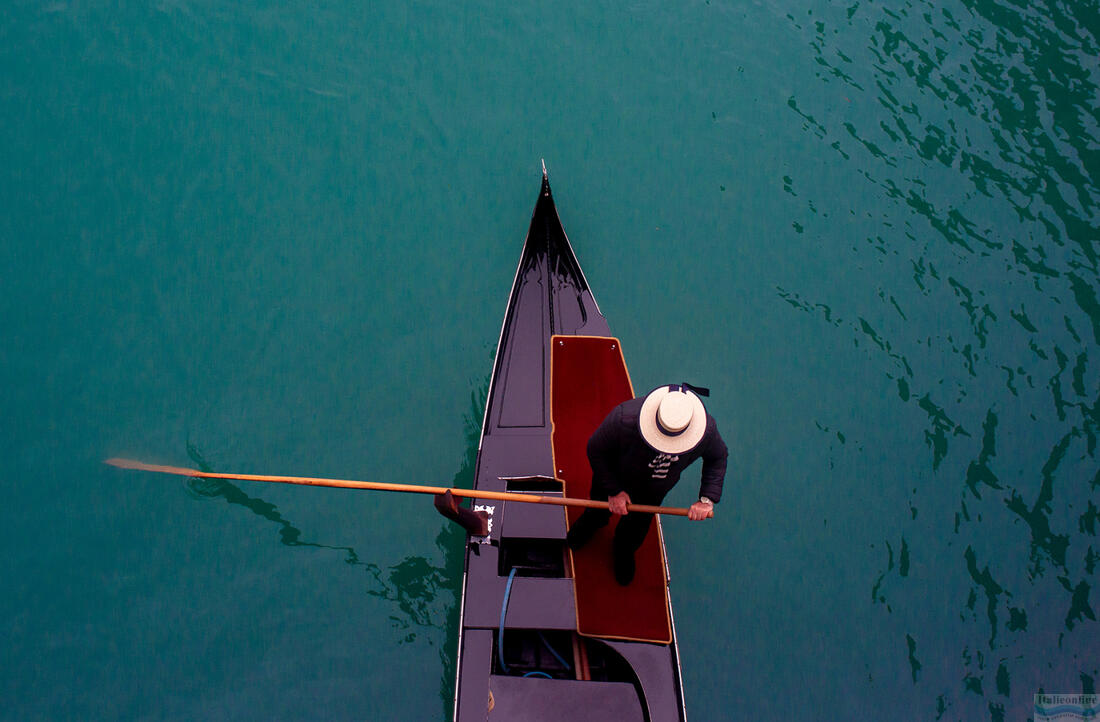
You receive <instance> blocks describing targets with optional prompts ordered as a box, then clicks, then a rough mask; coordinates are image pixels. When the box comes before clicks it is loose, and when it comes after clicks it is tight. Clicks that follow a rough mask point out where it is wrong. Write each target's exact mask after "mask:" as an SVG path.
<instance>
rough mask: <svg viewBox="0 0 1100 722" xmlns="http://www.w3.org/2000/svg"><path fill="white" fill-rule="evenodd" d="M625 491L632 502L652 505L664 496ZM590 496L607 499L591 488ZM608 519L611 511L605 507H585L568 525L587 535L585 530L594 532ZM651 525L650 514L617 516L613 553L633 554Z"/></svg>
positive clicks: (603, 493)
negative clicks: (575, 519) (571, 523)
mask: <svg viewBox="0 0 1100 722" xmlns="http://www.w3.org/2000/svg"><path fill="white" fill-rule="evenodd" d="M627 493H628V494H630V501H631V503H633V504H652V505H654V506H656V505H659V504H660V503H661V501H662V500H663V499H664V496H665V495H664V494H661V495H660V496H656V495H647V494H645V493H641V492H640V493H638V494H637V495H635V494H633V493H631V492H629V491H628V492H627ZM591 496H592V498H593V499H595V500H596V501H607V493H606V492H600V491H598V490H596V489H593V490H592V495H591ZM610 520H611V512H610V511H608V510H607V509H585V510H584V513H582V514H581V515H580V517H579V518H578V519H577V521H576V522H574V523H573V525H572V527H570V531H571V532H572V530H573V529H577V533H578V534H582V535H583V536H587V534H586V532H589V531H591V532H593V533H594V532H595V531H596V530H597V529H599V528H600V527H603V526H606V525H607V522H609V521H610ZM651 526H653V515H652V514H643V513H641V512H637V511H632V512H630V513H629V514H627V515H625V516H621V517H619V524H618V526H616V527H615V538H614V541H613V542H612V545H613V548H614V550H615V553H616V554H624V553H629V554H633V553H634V552H635V551H637V549H638V547H640V546H641V545H642V542H644V541H645V537H646V534H648V533H649V528H650V527H651Z"/></svg>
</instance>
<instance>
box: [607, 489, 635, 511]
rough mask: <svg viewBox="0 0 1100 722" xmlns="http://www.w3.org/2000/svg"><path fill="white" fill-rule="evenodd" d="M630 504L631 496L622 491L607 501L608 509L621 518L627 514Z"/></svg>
mask: <svg viewBox="0 0 1100 722" xmlns="http://www.w3.org/2000/svg"><path fill="white" fill-rule="evenodd" d="M629 503H630V495H629V494H627V493H626V492H625V491H620V492H619V493H618V494H616V495H615V496H613V497H611V498H610V499H608V500H607V508H608V509H610V510H611V513H612V514H619V515H620V516H621V515H623V514H625V513H626V505H627V504H629Z"/></svg>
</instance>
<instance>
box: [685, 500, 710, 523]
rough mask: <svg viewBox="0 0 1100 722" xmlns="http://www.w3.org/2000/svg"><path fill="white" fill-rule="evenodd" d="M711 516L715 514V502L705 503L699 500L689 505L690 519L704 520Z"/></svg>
mask: <svg viewBox="0 0 1100 722" xmlns="http://www.w3.org/2000/svg"><path fill="white" fill-rule="evenodd" d="M711 516H714V504H704V503H703V502H701V501H697V502H695V503H694V504H692V505H691V506H690V507H688V519H691V520H692V521H702V520H703V519H706V518H707V517H711Z"/></svg>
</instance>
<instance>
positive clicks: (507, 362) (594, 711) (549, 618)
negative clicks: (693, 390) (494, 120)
mask: <svg viewBox="0 0 1100 722" xmlns="http://www.w3.org/2000/svg"><path fill="white" fill-rule="evenodd" d="M633 395H634V390H633V388H632V386H631V384H630V379H629V375H628V374H627V370H626V365H625V363H624V361H623V355H622V348H621V345H620V344H619V341H618V340H617V339H616V338H614V337H612V336H611V332H610V328H609V326H608V323H607V321H606V319H605V318H604V316H603V314H602V313H601V312H600V309H599V306H598V305H597V304H596V299H595V298H594V296H593V294H592V291H591V289H590V288H589V285H588V282H587V281H586V280H585V277H584V274H583V272H582V271H581V267H580V264H579V263H578V262H577V258H576V255H575V254H574V252H573V249H572V248H571V246H570V244H569V240H568V238H567V237H566V235H565V231H564V229H563V228H562V224H561V221H560V219H559V217H558V212H557V209H556V207H555V205H554V199H553V196H552V195H551V192H550V182H549V179H548V177H547V174H546V167H545V164H544V165H543V174H542V184H541V187H540V189H539V194H538V200H537V201H536V203H535V209H534V212H533V214H532V218H531V225H530V227H529V229H528V232H527V237H526V240H525V242H524V246H523V251H522V253H521V256H520V261H519V266H518V268H517V270H516V275H515V280H514V282H513V284H512V290H511V294H510V295H509V297H508V306H507V310H506V312H505V315H504V322H503V325H502V328H501V333H500V340H499V343H498V345H497V352H496V358H495V361H494V363H493V371H492V376H491V379H490V382H489V390H488V395H487V401H486V406H485V415H484V420H483V422H482V430H481V440H480V443H479V445H478V454H477V465H476V476H475V481H474V484H475V487H476V488H477V489H479V490H490V491H509V492H518V493H530V494H539V495H543V496H548V495H549V496H553V495H559V496H560V495H563V494H564V495H566V496H570V497H578V496H587V493H588V484H589V483H590V476H591V472H590V471H589V469H588V463H587V458H586V456H585V443H586V441H587V438H588V436H589V435H590V434H591V432H592V431H593V430H594V429H595V427H596V426H597V425H598V424H599V423H600V421H602V420H603V418H604V416H605V415H606V414H607V413H608V412H609V411H610V410H611V409H612V408H613V407H614V406H615V405H616V404H618V403H620V402H621V401H625V400H626V399H628V398H631V397H632V396H633ZM470 512H477V513H479V515H480V516H481V517H482V518H487V519H488V522H489V523H488V525H487V533H484V534H482V533H479V532H485V531H486V527H485V526H484V525H483V526H482V527H481V528H480V529H471V532H472V533H470V534H468V535H467V544H466V549H465V566H464V573H463V583H462V599H461V616H460V623H459V635H458V651H457V665H456V666H457V678H456V683H455V697H454V719H455V720H456V722H472V721H474V720H477V721H478V722H484V721H485V720H490V721H493V720H507V721H509V722H517V721H530V722H541V721H543V720H546V721H549V720H569V721H570V722H586V721H588V720H593V721H595V720H599V721H600V722H603V721H605V720H609V719H614V720H616V721H618V722H630V721H634V720H637V721H639V722H643V721H649V722H666V721H672V720H685V719H686V713H685V706H684V696H683V685H682V681H681V677H680V660H679V652H678V646H677V643H676V633H675V624H674V621H673V617H672V607H671V603H670V602H669V596H668V567H667V562H666V559H665V554H664V544H663V539H662V537H661V527H660V520H659V518H658V520H657V523H656V524H654V526H653V528H652V529H651V530H650V534H649V537H648V538H647V540H646V544H645V546H643V548H642V549H641V550H639V553H638V571H637V574H636V577H635V581H634V582H633V583H632V584H631V585H629V586H627V587H622V586H619V585H618V584H617V583H616V582H615V581H614V578H613V574H612V570H611V561H610V552H609V543H610V542H609V539H610V534H611V529H612V527H613V524H612V525H609V526H608V527H607V528H606V529H605V530H604V531H603V532H602V534H601V536H598V537H597V539H595V540H594V541H593V542H592V543H590V544H588V545H587V546H586V547H585V548H583V549H582V550H580V551H579V552H576V553H573V552H571V551H570V550H569V548H568V547H567V546H566V545H565V535H566V531H567V529H568V525H569V523H571V522H572V521H573V520H574V519H575V518H576V515H577V514H578V513H579V511H577V510H572V509H566V508H563V507H558V506H546V505H539V504H526V503H519V502H513V501H488V502H481V501H479V502H475V503H474V505H473V509H471V510H468V511H467V514H469V513H470Z"/></svg>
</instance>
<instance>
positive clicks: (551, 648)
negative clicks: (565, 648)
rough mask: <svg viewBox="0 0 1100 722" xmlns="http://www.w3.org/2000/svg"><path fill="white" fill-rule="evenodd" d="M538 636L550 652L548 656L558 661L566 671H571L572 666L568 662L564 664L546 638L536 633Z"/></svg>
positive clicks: (540, 633)
mask: <svg viewBox="0 0 1100 722" xmlns="http://www.w3.org/2000/svg"><path fill="white" fill-rule="evenodd" d="M538 635H539V639H541V640H542V643H543V644H545V645H546V648H547V649H549V650H550V654H552V655H554V656H555V657H557V658H558V661H559V662H561V665H562V666H563V667H565V668H566V669H573V667H572V665H570V664H569V662H566V661H565V660H564V659H562V657H561V655H560V654H558V650H556V649H554V648H553V647H551V646H550V642H548V641H546V637H544V636H543V635H542V632H538Z"/></svg>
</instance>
